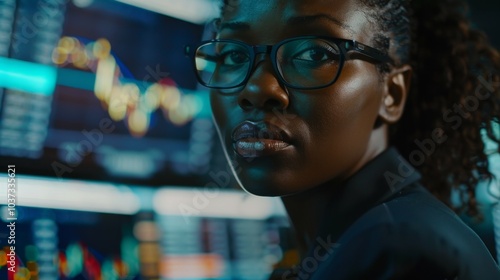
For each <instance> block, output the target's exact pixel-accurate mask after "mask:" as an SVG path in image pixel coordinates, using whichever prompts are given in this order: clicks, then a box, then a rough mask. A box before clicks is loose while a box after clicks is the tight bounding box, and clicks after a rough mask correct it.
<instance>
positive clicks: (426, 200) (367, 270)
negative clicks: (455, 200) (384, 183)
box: [318, 185, 500, 280]
mask: <svg viewBox="0 0 500 280" xmlns="http://www.w3.org/2000/svg"><path fill="white" fill-rule="evenodd" d="M336 246H337V248H336V250H335V253H334V254H332V255H331V256H330V258H329V259H328V260H327V262H325V264H324V265H323V266H322V267H321V269H319V271H321V270H322V271H323V272H319V274H320V275H321V274H323V276H322V277H324V275H327V274H328V273H329V272H332V271H336V273H340V275H345V279H366V278H368V279H387V278H390V279H435V278H433V277H436V276H438V278H437V279H445V278H451V279H454V277H456V276H459V278H458V279H481V280H487V279H500V271H499V269H498V266H496V264H495V262H494V260H493V258H492V256H491V254H490V253H489V251H488V250H487V249H486V247H485V246H484V244H483V243H482V241H481V240H480V238H479V237H478V236H477V235H476V234H475V233H474V232H473V231H472V230H471V229H470V228H469V227H468V226H467V225H465V224H464V223H463V222H462V221H461V220H460V219H459V218H458V217H457V216H456V215H455V214H454V213H453V211H451V209H449V208H448V207H447V206H446V205H444V204H443V203H441V202H440V201H438V200H437V199H436V198H434V196H432V195H431V194H430V193H428V192H427V191H426V190H424V189H423V188H422V187H420V186H418V185H417V186H416V187H414V188H411V189H410V190H409V191H405V192H403V193H401V194H399V195H397V196H395V197H393V198H391V199H389V200H388V201H386V202H384V203H382V204H380V205H378V206H377V207H375V208H373V209H371V210H370V211H368V212H367V213H365V214H364V215H363V216H362V217H361V218H359V219H358V220H357V221H356V222H355V223H354V224H353V225H352V226H351V227H350V228H349V229H348V230H347V231H346V232H345V233H344V234H343V235H342V236H341V237H340V239H339V240H338V243H337V245H336ZM354 267H355V269H353V268H354ZM318 279H319V278H318ZM339 279H343V278H339Z"/></svg>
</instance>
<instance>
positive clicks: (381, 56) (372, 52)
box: [345, 40, 394, 64]
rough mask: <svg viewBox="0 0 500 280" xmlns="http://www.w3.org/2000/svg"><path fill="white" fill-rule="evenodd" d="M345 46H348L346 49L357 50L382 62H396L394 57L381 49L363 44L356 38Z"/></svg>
mask: <svg viewBox="0 0 500 280" xmlns="http://www.w3.org/2000/svg"><path fill="white" fill-rule="evenodd" d="M345 48H346V51H356V52H358V53H361V54H364V55H366V56H368V57H370V58H372V59H375V60H377V61H380V62H384V63H390V64H393V63H394V61H393V60H392V58H391V57H390V56H389V55H387V54H385V53H383V52H380V51H379V50H377V49H375V48H372V47H370V46H367V45H364V44H361V43H359V42H357V41H354V40H353V41H350V42H346V45H345Z"/></svg>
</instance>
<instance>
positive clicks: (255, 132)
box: [232, 121, 292, 158]
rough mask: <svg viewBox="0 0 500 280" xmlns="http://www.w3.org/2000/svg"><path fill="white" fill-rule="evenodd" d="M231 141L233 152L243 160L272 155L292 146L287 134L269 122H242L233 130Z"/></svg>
mask: <svg viewBox="0 0 500 280" xmlns="http://www.w3.org/2000/svg"><path fill="white" fill-rule="evenodd" d="M232 141H233V149H234V151H235V152H236V153H237V154H239V155H240V156H242V157H245V158H255V157H262V156H269V155H273V154H275V153H277V152H279V151H282V150H284V149H286V148H287V147H289V146H290V145H292V144H291V139H290V136H289V135H288V133H287V132H286V131H285V130H284V129H281V128H280V127H279V126H277V125H274V124H272V123H269V122H252V121H244V122H243V123H241V124H240V125H238V126H237V127H236V128H235V129H234V130H233V133H232Z"/></svg>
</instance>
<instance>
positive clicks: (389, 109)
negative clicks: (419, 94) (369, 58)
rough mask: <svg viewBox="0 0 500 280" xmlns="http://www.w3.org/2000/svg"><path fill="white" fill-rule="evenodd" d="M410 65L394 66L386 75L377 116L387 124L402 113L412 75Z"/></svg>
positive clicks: (396, 119)
mask: <svg viewBox="0 0 500 280" xmlns="http://www.w3.org/2000/svg"><path fill="white" fill-rule="evenodd" d="M412 72H413V70H412V68H411V66H410V65H403V66H400V67H397V68H394V69H393V70H392V71H391V72H390V73H389V74H387V75H386V77H385V79H384V82H385V86H384V93H383V96H382V103H381V104H380V110H379V117H380V119H381V120H382V121H383V122H384V123H387V124H394V123H396V122H397V121H398V120H399V119H400V118H401V116H402V115H403V111H404V107H405V103H406V97H407V96H408V92H409V91H410V82H411V75H412Z"/></svg>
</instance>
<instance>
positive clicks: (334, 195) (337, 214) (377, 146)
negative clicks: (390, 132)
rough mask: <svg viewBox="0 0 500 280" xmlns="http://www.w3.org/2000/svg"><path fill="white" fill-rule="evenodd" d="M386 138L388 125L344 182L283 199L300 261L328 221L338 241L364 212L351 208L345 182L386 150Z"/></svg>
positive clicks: (377, 134)
mask: <svg viewBox="0 0 500 280" xmlns="http://www.w3.org/2000/svg"><path fill="white" fill-rule="evenodd" d="M386 135H387V128H386V127H385V126H384V127H382V128H379V129H375V130H374V132H373V133H372V136H371V137H372V138H373V139H371V141H369V143H370V144H369V146H368V148H367V150H366V152H365V154H364V155H363V157H362V158H361V159H360V160H359V161H358V163H357V164H356V165H355V166H353V168H351V169H350V170H349V171H347V172H346V173H345V176H342V177H343V178H344V179H342V180H339V179H337V180H332V181H329V182H327V183H325V184H323V185H321V186H317V187H314V188H313V189H310V190H308V191H304V192H301V193H297V194H293V195H289V196H284V197H282V198H281V200H282V201H283V205H284V206H285V209H286V211H287V213H288V216H289V218H290V221H291V223H292V225H293V228H294V231H295V235H296V238H297V245H298V249H299V253H300V256H301V258H304V257H305V256H306V255H307V253H308V251H309V250H310V249H311V247H312V246H313V244H314V241H315V239H316V238H317V237H318V236H317V235H318V234H319V231H320V228H321V227H322V226H323V224H324V223H325V222H327V223H328V224H329V225H332V226H331V227H330V228H329V233H330V234H331V237H332V238H334V239H333V240H336V238H338V237H339V236H340V234H341V233H342V232H343V231H344V230H345V228H346V227H347V226H348V225H349V223H350V222H351V218H352V217H353V216H356V215H358V214H359V213H358V210H361V209H352V207H351V206H352V205H351V202H352V195H353V194H352V193H350V192H349V191H346V190H345V188H344V186H343V181H345V179H346V178H349V177H350V176H351V175H353V174H354V173H356V172H357V171H358V170H359V169H360V168H361V167H363V166H364V165H365V164H366V163H367V162H369V161H370V160H372V159H373V158H375V157H376V156H377V155H379V154H380V153H381V152H383V151H384V150H385V149H387V147H388V143H387V138H386V137H384V136H386ZM325 215H328V216H327V217H326V216H325ZM325 219H328V220H327V221H326V220H325ZM323 238H324V237H323Z"/></svg>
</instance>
